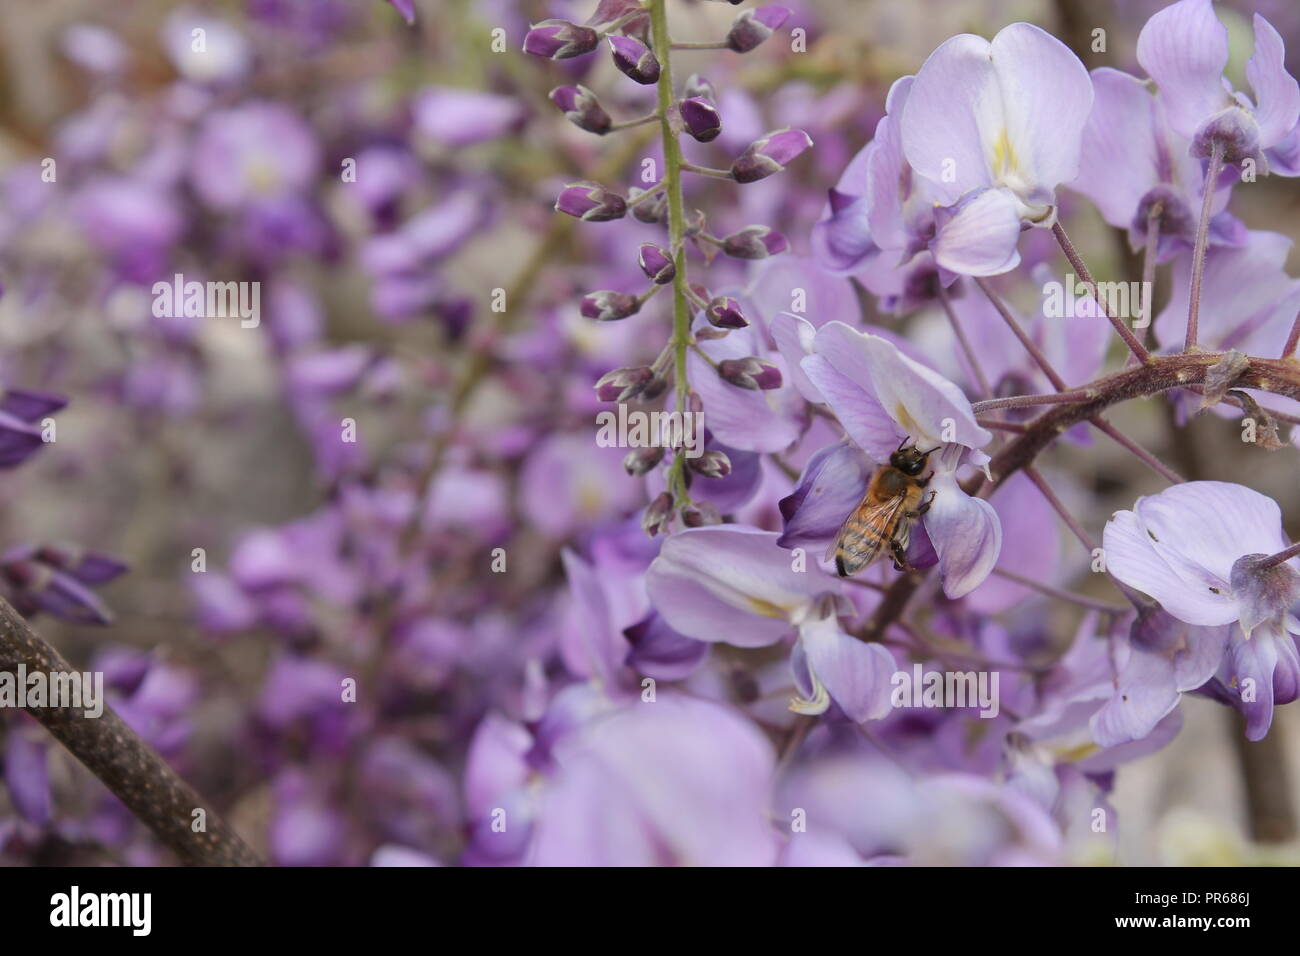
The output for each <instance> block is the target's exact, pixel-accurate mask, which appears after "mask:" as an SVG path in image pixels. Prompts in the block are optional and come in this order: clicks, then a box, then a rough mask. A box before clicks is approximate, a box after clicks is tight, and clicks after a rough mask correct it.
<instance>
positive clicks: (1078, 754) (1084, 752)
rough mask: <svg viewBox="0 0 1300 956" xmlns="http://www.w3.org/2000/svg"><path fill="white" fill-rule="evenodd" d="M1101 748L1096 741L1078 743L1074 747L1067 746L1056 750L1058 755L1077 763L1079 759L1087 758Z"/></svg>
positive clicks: (1064, 759) (1068, 761)
mask: <svg viewBox="0 0 1300 956" xmlns="http://www.w3.org/2000/svg"><path fill="white" fill-rule="evenodd" d="M1100 750H1101V748H1100V747H1099V746H1097V745H1096V744H1094V743H1086V744H1078V745H1077V746H1074V747H1066V748H1064V749H1062V750H1058V751H1056V756H1057V757H1059V758H1060V759H1061V760H1063V761H1065V762H1067V763H1075V762H1077V761H1079V760H1086V759H1087V758H1089V757H1091V756H1092V755H1093V754H1095V753H1098V752H1099V751H1100Z"/></svg>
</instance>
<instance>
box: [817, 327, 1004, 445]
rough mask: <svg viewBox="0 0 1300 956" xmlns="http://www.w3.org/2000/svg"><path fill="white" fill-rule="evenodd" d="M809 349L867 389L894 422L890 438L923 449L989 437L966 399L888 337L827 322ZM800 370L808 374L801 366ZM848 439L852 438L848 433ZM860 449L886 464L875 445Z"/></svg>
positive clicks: (976, 442)
mask: <svg viewBox="0 0 1300 956" xmlns="http://www.w3.org/2000/svg"><path fill="white" fill-rule="evenodd" d="M814 349H815V351H816V353H817V354H818V355H820V356H822V357H824V358H825V359H826V360H827V361H828V362H829V363H830V365H831V366H832V368H834V369H835V371H837V372H839V373H840V375H842V376H844V377H846V378H848V379H849V380H850V381H851V382H853V383H854V384H857V385H859V386H860V387H861V388H863V389H864V390H865V389H870V393H869V394H868V397H869V398H872V399H874V400H875V401H876V402H877V403H878V404H879V406H880V407H881V408H882V409H884V411H885V412H886V414H887V415H888V416H889V417H890V418H891V419H892V420H893V421H894V422H896V423H897V426H898V429H899V430H898V431H897V432H896V434H897V435H899V436H900V437H901V436H902V435H910V436H911V437H912V438H913V439H914V440H915V441H916V442H917V443H918V444H923V445H925V446H926V447H933V446H936V445H941V444H945V443H946V442H953V443H955V444H958V445H964V446H966V447H967V448H981V447H983V446H984V445H986V444H988V443H989V442H990V441H991V440H992V439H993V436H992V435H991V434H990V433H989V432H988V431H987V430H986V429H984V428H982V427H981V426H980V425H979V424H978V423H977V422H976V421H975V415H974V413H973V412H972V411H971V406H970V401H969V400H968V399H967V398H966V396H965V395H963V394H962V391H961V389H960V388H958V387H957V386H956V385H954V384H953V383H952V382H950V381H948V380H947V379H945V378H944V377H943V376H942V375H940V374H939V373H937V372H935V371H934V370H932V369H929V368H926V367H925V366H924V365H922V364H921V363H919V362H917V361H915V360H913V359H911V358H909V357H908V356H906V355H904V354H903V353H902V352H900V351H899V349H898V347H897V346H896V345H894V344H893V343H892V342H890V341H889V340H888V339H885V338H882V337H881V336H879V335H870V334H863V333H861V332H858V331H856V330H855V329H852V328H850V327H849V326H847V325H845V324H844V323H842V322H831V323H829V324H827V325H825V326H823V327H822V328H821V329H819V330H818V332H817V336H816V338H815V339H814ZM804 370H805V371H809V368H808V365H807V364H805V365H804ZM809 377H810V378H812V379H813V382H814V384H816V385H817V386H818V389H819V390H821V391H822V393H823V394H824V395H825V394H826V391H825V389H824V388H823V386H822V384H821V383H820V382H818V381H817V379H816V378H815V377H814V376H813V375H812V374H811V373H810V375H809ZM827 402H828V403H829V404H830V405H831V408H832V410H834V411H835V412H836V414H837V415H839V408H838V407H837V406H836V402H835V400H834V399H832V398H831V397H830V396H827ZM864 407H865V406H864ZM841 421H843V418H842V417H841ZM948 425H950V426H951V428H949V427H946V426H948ZM846 427H847V425H846ZM850 436H851V437H855V440H856V436H853V435H852V433H850ZM894 445H895V447H896V446H897V439H895V441H894ZM863 448H864V449H865V450H866V451H867V453H868V454H869V455H871V456H872V458H874V459H875V460H877V461H886V460H888V452H886V453H885V454H883V455H881V454H879V452H881V451H884V449H882V448H881V447H880V445H879V443H878V442H877V444H876V447H875V448H871V447H868V446H866V445H863ZM888 451H893V448H890V449H888Z"/></svg>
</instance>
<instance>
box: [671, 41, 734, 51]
mask: <svg viewBox="0 0 1300 956" xmlns="http://www.w3.org/2000/svg"><path fill="white" fill-rule="evenodd" d="M672 48H673V49H674V50H728V49H730V47H728V46H727V41H726V40H677V41H674V42H673V43H672Z"/></svg>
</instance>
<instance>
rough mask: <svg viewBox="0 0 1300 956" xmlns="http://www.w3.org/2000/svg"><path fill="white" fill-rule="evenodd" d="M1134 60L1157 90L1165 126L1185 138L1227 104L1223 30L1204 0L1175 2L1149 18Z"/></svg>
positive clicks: (1225, 34) (1225, 29)
mask: <svg viewBox="0 0 1300 956" xmlns="http://www.w3.org/2000/svg"><path fill="white" fill-rule="evenodd" d="M1137 59H1138V62H1139V63H1140V64H1142V69H1144V70H1146V71H1147V74H1148V75H1149V76H1150V77H1151V78H1152V79H1153V80H1155V81H1156V84H1157V86H1159V88H1160V98H1161V100H1162V101H1163V102H1164V104H1165V108H1166V110H1168V114H1169V122H1170V125H1172V126H1173V128H1174V129H1175V130H1177V131H1178V133H1179V134H1180V135H1182V136H1184V137H1186V138H1187V139H1191V138H1192V137H1193V136H1195V135H1196V131H1197V128H1198V127H1199V126H1200V125H1201V122H1202V121H1203V120H1206V119H1208V118H1209V117H1211V116H1213V115H1214V114H1215V113H1217V112H1219V111H1220V110H1222V109H1224V108H1226V107H1228V106H1230V105H1231V100H1230V99H1229V97H1228V94H1227V92H1226V91H1225V90H1224V88H1223V70H1224V67H1226V66H1227V65H1228V30H1227V28H1226V27H1224V25H1223V24H1222V23H1220V22H1219V18H1218V17H1216V16H1215V15H1214V7H1213V6H1212V4H1211V2H1210V0H1179V2H1178V3H1175V4H1171V5H1170V6H1168V7H1165V8H1164V9H1163V10H1161V11H1159V12H1157V13H1156V14H1155V15H1154V16H1152V17H1151V19H1150V20H1148V21H1147V22H1146V25H1145V26H1144V27H1142V32H1141V33H1140V34H1138V41H1137Z"/></svg>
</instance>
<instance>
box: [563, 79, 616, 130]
mask: <svg viewBox="0 0 1300 956" xmlns="http://www.w3.org/2000/svg"><path fill="white" fill-rule="evenodd" d="M551 102H552V103H554V104H555V105H556V106H558V107H559V108H560V109H561V110H562V111H563V113H564V116H565V119H567V120H568V121H569V122H570V123H572V124H573V125H574V126H576V127H578V128H579V129H585V130H586V131H587V132H588V133H596V134H598V135H603V134H605V133H608V132H609V127H610V118H609V114H608V113H606V112H605V109H604V107H602V106H601V105H600V101H599V100H597V99H596V94H595V93H593V92H591V90H589V89H587V88H586V87H585V86H557V87H556V88H555V89H553V90H551Z"/></svg>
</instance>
